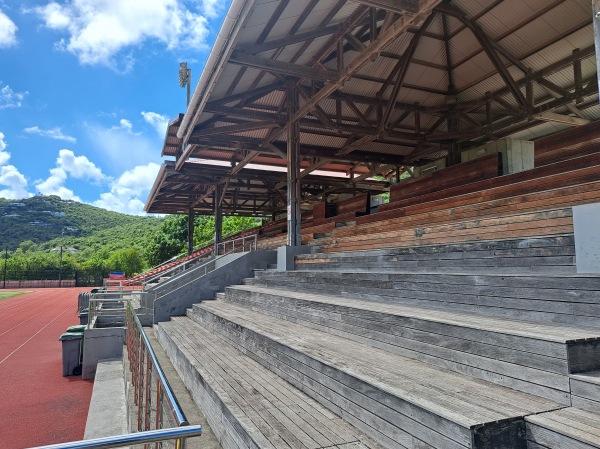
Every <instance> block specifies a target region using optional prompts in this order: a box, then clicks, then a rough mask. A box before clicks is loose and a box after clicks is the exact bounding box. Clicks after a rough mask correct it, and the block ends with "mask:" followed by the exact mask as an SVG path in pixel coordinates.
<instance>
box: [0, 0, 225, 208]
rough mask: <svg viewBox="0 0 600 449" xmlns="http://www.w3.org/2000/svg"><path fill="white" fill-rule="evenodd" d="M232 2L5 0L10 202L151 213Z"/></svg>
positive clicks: (4, 137) (6, 193) (2, 187)
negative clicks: (155, 188)
mask: <svg viewBox="0 0 600 449" xmlns="http://www.w3.org/2000/svg"><path fill="white" fill-rule="evenodd" d="M228 5H229V1H228V0H189V1H184V0H66V1H55V2H52V1H47V0H27V1H15V0H0V197H3V198H13V199H19V198H26V197H30V196H32V195H36V194H43V195H59V196H60V197H61V198H63V199H74V200H77V201H82V202H85V203H89V204H93V205H95V206H99V207H103V208H106V209H110V210H116V211H119V212H124V213H129V214H140V213H142V209H143V204H144V202H145V201H146V198H147V195H148V191H149V189H150V187H151V185H152V183H153V181H154V179H155V176H156V173H157V172H158V168H159V165H160V163H161V162H162V159H161V157H160V151H161V148H162V143H163V140H164V133H165V126H166V123H167V121H168V120H169V119H170V118H172V117H175V116H176V115H177V114H178V113H179V112H184V110H185V89H182V88H181V87H179V81H178V70H179V62H180V61H187V62H188V65H189V67H190V68H191V69H192V90H193V88H194V86H195V83H196V81H197V79H198V77H199V76H200V72H201V70H202V67H203V65H204V62H205V60H206V58H207V56H208V53H209V51H210V46H211V45H212V42H213V41H214V38H215V35H216V33H217V32H218V28H219V26H220V24H221V22H222V20H223V14H224V13H225V12H226V9H227V7H228Z"/></svg>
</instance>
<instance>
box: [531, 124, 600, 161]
mask: <svg viewBox="0 0 600 449" xmlns="http://www.w3.org/2000/svg"><path fill="white" fill-rule="evenodd" d="M599 152H600V131H599V130H598V123H590V124H589V125H585V126H579V127H575V128H573V129H569V130H567V131H563V132H561V133H557V134H551V135H549V136H546V137H542V138H540V139H537V140H535V166H536V167H538V166H540V165H546V164H550V163H555V162H561V161H567V160H569V159H572V158H573V157H575V156H582V155H585V154H593V153H599Z"/></svg>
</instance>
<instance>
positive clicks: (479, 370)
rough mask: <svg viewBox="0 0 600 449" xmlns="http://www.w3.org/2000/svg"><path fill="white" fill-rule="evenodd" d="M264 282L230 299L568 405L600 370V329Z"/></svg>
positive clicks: (229, 292)
mask: <svg viewBox="0 0 600 449" xmlns="http://www.w3.org/2000/svg"><path fill="white" fill-rule="evenodd" d="M258 280H259V284H258V285H256V286H255V285H244V286H231V287H228V288H227V289H226V292H225V294H224V295H223V296H222V299H223V300H224V301H226V302H231V303H234V304H238V305H242V306H244V307H246V308H250V309H252V310H255V311H258V312H260V313H263V314H265V315H270V316H274V317H277V318H279V319H285V320H287V321H291V322H294V323H298V324H302V325H304V326H307V327H310V328H312V329H318V330H321V331H324V332H328V333H332V334H334V335H340V336H343V337H345V338H348V339H351V340H354V341H357V342H361V343H366V344H368V345H369V346H371V347H377V348H380V349H384V350H387V351H389V352H393V353H396V354H399V355H403V356H406V357H410V358H413V359H417V360H422V361H424V362H427V363H429V364H433V365H437V366H440V367H442V368H446V369H451V370H453V371H457V372H460V373H463V374H468V375H471V376H474V377H478V378H480V379H485V380H487V381H490V382H493V383H497V384H499V385H504V386H508V387H510V388H514V389H517V390H520V391H525V392H528V393H532V394H536V395H538V396H542V397H545V398H547V399H551V400H553V401H556V402H560V403H562V404H565V405H571V398H570V394H569V392H570V389H569V377H568V375H569V373H571V372H575V371H577V372H580V371H589V370H593V369H597V368H600V359H594V358H588V357H587V356H588V355H589V354H590V351H594V349H595V348H596V347H598V346H599V345H600V329H579V328H578V327H575V326H564V325H555V324H545V323H525V322H523V321H522V320H516V319H504V320H498V319H497V318H495V317H486V316H481V315H475V314H473V313H465V312H457V311H454V312H453V311H449V310H433V309H425V308H422V307H415V306H409V305H400V304H393V303H390V302H386V303H381V302H379V303H378V302H374V301H368V300H360V299H356V298H353V297H352V291H351V290H350V291H346V292H345V295H344V297H342V296H340V295H333V294H323V293H322V294H316V293H308V292H309V291H310V290H308V289H302V290H301V291H289V290H282V289H278V288H275V287H273V284H274V283H273V282H272V277H269V276H267V277H263V276H261V277H259V279H258ZM331 281H332V282H334V280H331ZM266 286H270V287H266Z"/></svg>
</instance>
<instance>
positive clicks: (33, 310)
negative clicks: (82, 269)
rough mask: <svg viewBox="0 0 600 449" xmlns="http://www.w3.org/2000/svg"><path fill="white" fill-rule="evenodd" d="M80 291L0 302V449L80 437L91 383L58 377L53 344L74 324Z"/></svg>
mask: <svg viewBox="0 0 600 449" xmlns="http://www.w3.org/2000/svg"><path fill="white" fill-rule="evenodd" d="M81 290H82V289H81V288H63V289H58V288H57V289H32V290H30V293H27V294H24V295H20V296H15V297H12V298H9V299H5V300H1V301H0V449H5V448H6V449H9V448H10V449H19V448H27V447H32V446H40V445H45V444H53V443H62V442H66V441H72V440H79V439H82V438H83V432H84V428H85V422H86V418H87V412H88V407H89V402H90V397H91V395H92V386H93V383H92V381H83V380H81V376H69V377H63V376H62V347H61V342H60V341H58V337H59V336H60V335H61V334H62V333H63V332H64V331H65V330H66V328H67V327H68V326H69V325H72V324H79V319H78V317H77V314H76V306H77V294H78V293H79V292H80V291H81Z"/></svg>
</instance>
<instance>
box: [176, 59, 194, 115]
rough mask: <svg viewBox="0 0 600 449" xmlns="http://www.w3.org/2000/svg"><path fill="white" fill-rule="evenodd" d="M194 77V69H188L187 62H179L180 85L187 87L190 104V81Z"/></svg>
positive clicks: (188, 102)
mask: <svg viewBox="0 0 600 449" xmlns="http://www.w3.org/2000/svg"><path fill="white" fill-rule="evenodd" d="M191 77H192V69H188V66H187V62H180V63H179V85H180V86H181V87H187V103H186V105H189V104H190V82H191Z"/></svg>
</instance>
